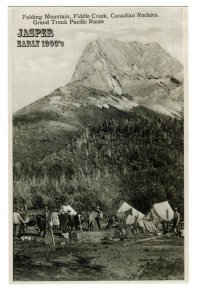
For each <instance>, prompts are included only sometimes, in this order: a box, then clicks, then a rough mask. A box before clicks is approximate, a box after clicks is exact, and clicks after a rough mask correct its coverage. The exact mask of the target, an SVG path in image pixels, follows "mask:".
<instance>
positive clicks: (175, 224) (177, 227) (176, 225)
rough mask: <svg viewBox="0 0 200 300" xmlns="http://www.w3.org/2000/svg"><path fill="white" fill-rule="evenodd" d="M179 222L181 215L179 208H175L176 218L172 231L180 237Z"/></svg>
mask: <svg viewBox="0 0 200 300" xmlns="http://www.w3.org/2000/svg"><path fill="white" fill-rule="evenodd" d="M179 222H180V214H179V212H178V209H177V207H175V208H174V218H173V225H172V229H173V232H174V233H175V234H176V235H178V234H179Z"/></svg>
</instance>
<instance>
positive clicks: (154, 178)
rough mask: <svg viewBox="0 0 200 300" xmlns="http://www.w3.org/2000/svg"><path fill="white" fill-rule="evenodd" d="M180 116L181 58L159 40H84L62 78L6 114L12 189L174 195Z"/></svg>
mask: <svg viewBox="0 0 200 300" xmlns="http://www.w3.org/2000/svg"><path fill="white" fill-rule="evenodd" d="M182 117H183V66H182V65H181V63H179V62H178V61H177V60H176V59H175V58H173V57H171V56H170V54H169V53H167V52H166V51H165V50H164V49H163V48H162V47H160V45H159V44H157V43H150V44H142V43H138V42H120V41H117V40H106V39H101V40H97V41H93V42H91V43H89V44H88V45H87V46H86V48H85V50H84V51H83V53H82V55H81V57H80V59H79V61H78V63H77V66H76V68H75V71H74V74H73V76H72V79H71V81H70V82H69V83H68V84H66V85H65V86H63V87H60V88H58V89H56V90H55V91H53V92H52V93H51V94H49V95H47V96H45V97H43V98H41V99H39V100H37V101H35V102H34V103H32V104H31V105H28V106H26V107H24V108H22V109H21V110H19V111H18V112H17V113H15V114H14V115H13V161H14V191H15V194H16V195H17V196H16V197H17V198H27V197H28V198H29V199H31V200H30V201H31V203H32V204H33V202H34V203H38V202H37V201H38V199H39V202H41V201H43V202H44V201H47V200H44V199H48V201H50V202H52V201H55V199H56V197H57V198H59V199H58V201H60V199H61V198H62V197H63V199H66V195H67V196H69V195H71V196H70V197H71V198H73V199H74V201H75V203H76V205H77V209H79V207H78V205H81V206H82V205H83V203H90V204H91V203H93V202H96V203H101V204H102V205H105V203H107V204H109V205H111V206H112V203H113V201H116V200H119V199H121V198H122V197H123V198H126V199H125V200H126V201H128V202H130V201H132V204H134V203H135V202H134V201H140V200H141V199H143V201H146V203H148V205H150V203H151V201H152V199H153V198H150V196H149V195H152V197H155V199H164V198H165V197H168V198H169V199H172V201H175V202H176V203H177V201H178V200H177V199H183V193H182V187H183V118H182ZM175 166H176V168H175V169H174V167H175ZM166 178H168V179H167V180H168V181H167V180H166ZM169 182H170V184H169ZM177 186H178V188H177ZM150 190H151V191H150ZM38 193H39V196H38ZM125 195H126V196H125ZM36 196H37V197H36ZM35 197H36V198H37V199H36V198H35ZM41 199H42V200H41ZM155 199H154V200H155ZM92 201H93V202H92ZM155 201H156V200H155ZM78 203H79V204H78ZM91 205H92V204H91ZM137 205H138V203H137ZM142 205H143V204H142ZM145 205H146V204H145ZM145 205H144V210H145V209H147V208H149V207H148V205H147V206H145ZM139 207H140V206H139Z"/></svg>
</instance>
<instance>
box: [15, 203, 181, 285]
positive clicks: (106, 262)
mask: <svg viewBox="0 0 200 300" xmlns="http://www.w3.org/2000/svg"><path fill="white" fill-rule="evenodd" d="M67 207H68V208H69V206H67ZM70 208H71V207H70ZM68 211H69V210H68ZM71 212H75V211H74V210H73V208H71ZM127 212H128V213H127ZM129 212H130V213H129ZM75 213H76V212H75ZM123 213H125V223H124V220H121V221H119V220H118V221H116V222H114V224H112V226H110V227H108V226H107V225H108V224H109V223H108V220H107V219H105V220H104V221H103V223H102V230H101V231H98V228H97V226H96V224H94V230H93V231H90V230H88V228H87V223H83V226H82V230H78V231H75V230H73V231H71V232H69V233H67V234H66V233H65V234H62V230H60V228H57V229H54V230H52V227H51V226H48V224H47V232H46V236H45V237H42V236H38V229H37V227H36V226H30V227H29V228H28V227H27V229H26V234H25V235H24V236H21V238H19V239H16V238H14V252H13V255H14V265H13V271H14V272H13V277H14V278H13V279H14V281H54V280H58V281H66V280H67V281H72V280H73V281H76V280H77V281H93V280H97V281H104V280H122V281H123V280H183V279H184V238H183V237H184V234H183V233H184V230H182V229H181V228H183V224H182V225H181V226H179V232H177V233H176V232H172V231H170V229H169V227H168V230H166V226H165V225H166V224H171V221H172V220H173V218H174V211H173V209H172V208H171V206H170V204H169V203H168V202H167V201H164V202H161V203H158V204H155V205H153V206H152V208H151V209H150V210H149V212H148V213H147V215H146V216H145V215H144V214H142V213H140V212H139V211H138V210H136V209H135V208H134V207H132V206H130V205H129V204H128V203H126V202H123V203H122V205H121V206H120V208H119V209H118V210H117V213H116V215H118V216H121V214H123ZM155 220H156V222H155ZM136 222H137V224H136ZM163 224H164V225H163ZM51 225H52V226H53V224H51ZM136 225H137V226H136ZM52 238H53V239H52ZM30 269H31V272H30Z"/></svg>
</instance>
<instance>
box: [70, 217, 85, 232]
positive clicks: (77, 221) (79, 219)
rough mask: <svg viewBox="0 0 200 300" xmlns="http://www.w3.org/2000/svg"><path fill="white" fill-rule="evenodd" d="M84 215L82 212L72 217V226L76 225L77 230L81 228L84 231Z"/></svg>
mask: <svg viewBox="0 0 200 300" xmlns="http://www.w3.org/2000/svg"><path fill="white" fill-rule="evenodd" d="M82 223H83V220H82V215H81V214H80V213H77V214H76V215H74V216H73V217H72V228H73V227H75V230H76V231H77V230H80V231H82Z"/></svg>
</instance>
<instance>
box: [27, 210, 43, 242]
mask: <svg viewBox="0 0 200 300" xmlns="http://www.w3.org/2000/svg"><path fill="white" fill-rule="evenodd" d="M25 225H26V226H34V225H37V226H38V229H39V232H38V236H40V234H41V233H43V237H45V236H46V228H47V222H46V219H45V217H44V216H43V215H41V214H33V215H31V216H30V217H29V218H27V221H26V224H25Z"/></svg>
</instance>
